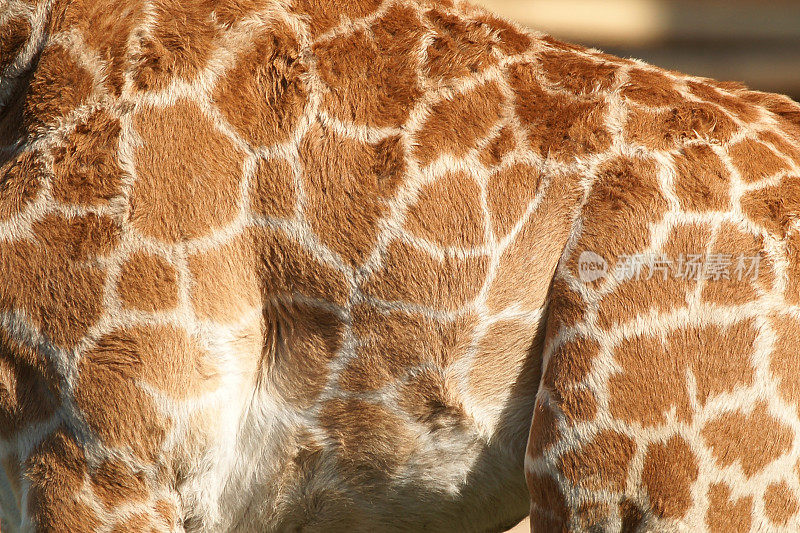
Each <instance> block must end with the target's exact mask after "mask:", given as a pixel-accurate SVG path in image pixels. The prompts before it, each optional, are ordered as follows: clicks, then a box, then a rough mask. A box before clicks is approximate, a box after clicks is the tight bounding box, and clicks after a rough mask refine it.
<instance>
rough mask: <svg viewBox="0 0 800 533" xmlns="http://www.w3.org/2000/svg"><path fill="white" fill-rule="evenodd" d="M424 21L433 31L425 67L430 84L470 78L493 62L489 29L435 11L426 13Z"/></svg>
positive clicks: (491, 35) (492, 38) (494, 58)
mask: <svg viewBox="0 0 800 533" xmlns="http://www.w3.org/2000/svg"><path fill="white" fill-rule="evenodd" d="M425 18H426V19H427V21H428V22H429V23H430V24H431V26H432V30H433V35H432V36H431V37H429V39H430V44H429V45H428V50H427V55H428V60H427V63H426V65H425V66H426V67H427V69H428V74H429V75H430V77H431V78H432V79H433V80H434V81H438V82H441V81H444V80H446V79H448V78H461V77H467V76H471V75H474V74H476V73H478V72H481V71H483V70H485V69H486V68H487V67H489V66H492V65H495V64H496V63H497V57H496V56H495V55H494V54H493V53H492V52H493V51H494V47H495V46H496V44H497V43H496V38H495V36H494V35H493V34H492V31H491V28H490V27H488V26H486V25H484V24H482V23H480V22H479V21H477V20H471V19H467V18H464V17H463V16H457V15H451V14H449V13H446V12H443V11H440V10H438V9H431V10H430V11H428V12H426V13H425Z"/></svg>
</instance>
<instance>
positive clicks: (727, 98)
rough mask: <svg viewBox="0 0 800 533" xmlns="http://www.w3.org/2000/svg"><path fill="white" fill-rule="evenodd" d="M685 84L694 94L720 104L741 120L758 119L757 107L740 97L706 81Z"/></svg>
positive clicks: (753, 120)
mask: <svg viewBox="0 0 800 533" xmlns="http://www.w3.org/2000/svg"><path fill="white" fill-rule="evenodd" d="M687 85H688V86H689V90H690V91H692V94H694V95H695V96H697V97H699V98H702V99H704V100H706V101H708V102H712V103H715V104H717V105H720V106H722V107H723V108H724V109H725V110H727V111H728V112H730V113H732V114H733V115H735V116H736V117H737V118H738V119H739V120H741V121H743V122H755V121H756V120H758V116H759V112H758V108H757V107H756V106H754V105H753V104H751V103H750V102H747V101H746V100H744V99H742V98H738V97H735V96H731V95H729V94H724V93H722V92H721V91H720V90H719V89H717V88H716V87H713V86H711V85H709V84H708V83H701V82H695V81H689V82H687Z"/></svg>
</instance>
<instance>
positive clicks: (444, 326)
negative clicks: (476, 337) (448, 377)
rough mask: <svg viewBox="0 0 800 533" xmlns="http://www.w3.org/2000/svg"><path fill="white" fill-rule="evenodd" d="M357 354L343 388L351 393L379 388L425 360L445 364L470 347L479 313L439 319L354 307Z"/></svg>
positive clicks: (437, 364) (433, 363)
mask: <svg viewBox="0 0 800 533" xmlns="http://www.w3.org/2000/svg"><path fill="white" fill-rule="evenodd" d="M352 321H353V333H354V334H355V336H356V337H357V338H358V339H359V343H358V346H357V347H356V354H357V355H358V357H357V358H355V359H353V360H352V361H351V362H350V364H349V365H348V366H347V368H345V370H344V372H343V373H342V376H341V387H342V388H343V389H345V390H347V391H350V392H364V391H369V390H377V389H379V388H381V387H383V386H385V385H387V384H389V383H391V382H392V381H393V380H395V379H397V378H400V377H401V376H402V375H403V374H404V373H406V372H408V371H409V370H411V369H413V368H415V367H418V366H420V365H424V364H426V365H435V366H437V367H439V368H445V367H447V366H448V365H450V364H451V363H453V362H454V361H456V360H457V359H458V358H460V357H461V356H462V355H464V353H465V352H466V351H467V348H468V347H469V345H470V343H471V341H472V337H473V334H474V329H475V326H476V320H475V317H474V316H471V315H469V316H465V317H461V318H458V319H456V320H452V321H446V322H440V321H434V320H431V319H428V318H425V317H424V316H421V315H412V314H407V313H404V312H402V311H393V312H381V311H378V310H377V309H374V308H372V307H370V306H357V307H355V308H354V309H353V318H352Z"/></svg>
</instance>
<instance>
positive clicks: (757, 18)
mask: <svg viewBox="0 0 800 533" xmlns="http://www.w3.org/2000/svg"><path fill="white" fill-rule="evenodd" d="M473 1H474V2H476V3H478V4H482V5H484V6H485V7H487V8H489V9H491V10H493V11H495V12H497V13H500V14H502V15H505V16H507V17H509V18H512V19H515V20H517V21H519V22H521V23H523V24H524V25H526V26H528V27H530V28H533V29H536V30H541V31H544V32H547V33H550V34H552V35H554V36H555V37H558V38H560V39H563V40H567V41H571V42H577V43H581V44H584V45H589V46H593V47H595V48H599V49H601V50H604V51H606V52H610V53H613V54H615V55H620V56H623V57H636V58H639V59H644V60H645V61H648V62H650V63H653V64H655V65H658V66H661V67H666V68H670V69H674V70H679V71H682V72H686V73H689V74H696V75H701V76H708V77H711V78H717V79H720V80H735V81H741V82H744V83H746V84H747V85H749V86H751V87H753V88H754V89H760V90H764V91H773V92H780V93H784V94H788V95H790V96H792V97H793V98H795V99H797V100H800V1H796V0H795V1H790V0H762V1H756V0H715V1H712V0H473ZM529 528H530V526H529V525H528V523H527V522H525V523H523V524H520V525H519V526H517V527H516V528H514V529H513V530H512V531H513V532H514V533H522V532H527V531H530V529H529Z"/></svg>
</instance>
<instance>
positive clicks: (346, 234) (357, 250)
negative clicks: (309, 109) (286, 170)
mask: <svg viewBox="0 0 800 533" xmlns="http://www.w3.org/2000/svg"><path fill="white" fill-rule="evenodd" d="M300 158H301V159H302V161H303V165H304V166H305V170H304V172H303V178H304V180H305V184H306V185H305V186H306V192H307V196H308V197H307V201H306V206H305V208H306V210H305V212H306V217H307V219H308V222H309V224H310V225H311V229H312V230H313V231H314V233H316V235H317V236H318V237H319V239H320V241H322V243H323V244H325V245H327V246H329V247H330V248H331V249H332V250H334V251H335V252H337V253H339V254H340V255H341V256H342V258H343V259H344V260H345V261H346V262H348V263H350V264H351V265H356V264H360V263H361V262H363V261H364V260H365V259H366V257H367V256H368V254H369V253H370V252H372V250H373V248H374V247H375V243H376V241H377V238H378V231H379V227H378V222H379V220H380V219H381V218H382V217H383V216H385V214H386V213H387V212H388V208H387V205H386V201H387V199H388V198H389V197H391V196H392V195H393V194H394V192H395V190H396V189H397V187H398V186H400V184H401V183H402V178H403V175H402V172H401V171H400V169H399V168H397V165H396V164H395V162H396V161H398V160H400V159H402V155H401V147H400V146H399V143H396V142H394V143H392V142H389V143H386V142H383V143H378V144H366V143H361V142H358V141H355V140H352V139H348V138H345V137H341V136H339V135H337V134H336V133H334V132H333V131H332V130H328V129H326V128H324V127H323V126H320V125H315V126H313V127H312V128H311V130H310V131H309V133H308V134H307V135H306V136H305V138H304V139H303V140H302V141H301V143H300Z"/></svg>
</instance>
